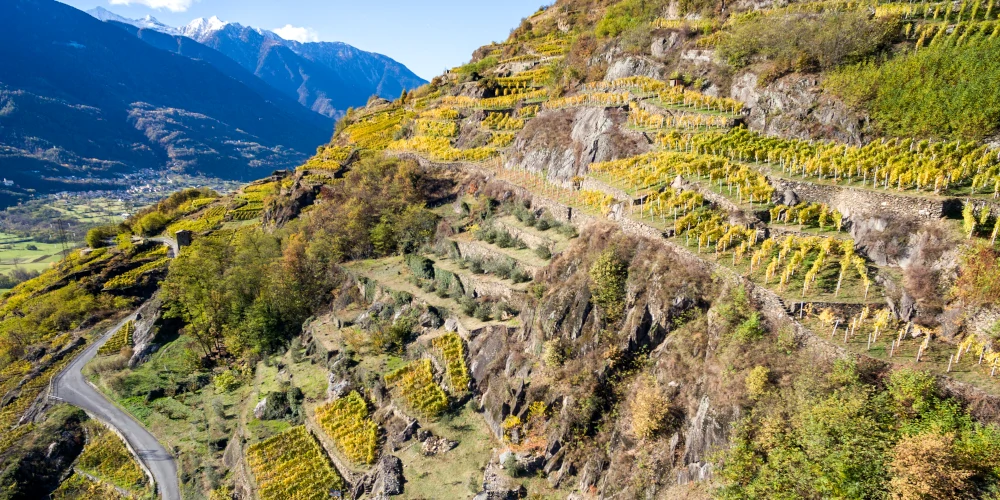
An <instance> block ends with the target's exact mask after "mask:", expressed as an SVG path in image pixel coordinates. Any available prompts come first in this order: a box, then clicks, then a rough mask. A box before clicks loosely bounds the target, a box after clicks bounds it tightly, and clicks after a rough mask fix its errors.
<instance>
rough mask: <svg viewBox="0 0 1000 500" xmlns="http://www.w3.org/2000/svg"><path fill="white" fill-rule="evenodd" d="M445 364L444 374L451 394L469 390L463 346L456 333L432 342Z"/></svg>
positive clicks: (467, 369) (467, 370)
mask: <svg viewBox="0 0 1000 500" xmlns="http://www.w3.org/2000/svg"><path fill="white" fill-rule="evenodd" d="M432 344H433V345H434V347H436V348H437V349H438V350H439V351H440V352H441V356H442V357H443V358H444V362H445V372H446V373H445V374H446V375H447V376H448V384H449V386H450V387H451V392H452V393H453V394H464V393H465V392H466V391H468V390H469V368H468V367H467V366H466V364H465V344H464V343H463V342H462V338H461V337H459V336H458V334H456V333H447V334H445V335H442V336H440V337H438V338H436V339H434V340H433V341H432Z"/></svg>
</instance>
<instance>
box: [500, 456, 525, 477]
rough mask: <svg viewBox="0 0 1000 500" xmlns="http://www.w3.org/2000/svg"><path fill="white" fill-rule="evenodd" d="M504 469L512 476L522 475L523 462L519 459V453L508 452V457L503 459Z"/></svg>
mask: <svg viewBox="0 0 1000 500" xmlns="http://www.w3.org/2000/svg"><path fill="white" fill-rule="evenodd" d="M503 470H504V471H506V472H507V475H508V476H510V477H518V476H520V475H521V463H520V462H518V461H517V455H515V454H513V453H511V452H508V453H507V458H504V461H503Z"/></svg>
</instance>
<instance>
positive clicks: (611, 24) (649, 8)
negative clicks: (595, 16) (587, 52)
mask: <svg viewBox="0 0 1000 500" xmlns="http://www.w3.org/2000/svg"><path fill="white" fill-rule="evenodd" d="M662 9H663V4H662V3H661V2H657V1H653V0H625V1H623V2H619V3H616V4H614V5H612V6H611V7H608V10H607V11H606V12H605V13H604V17H602V18H601V20H600V21H598V22H597V27H596V33H597V36H599V37H614V36H618V35H620V34H621V33H622V32H624V31H626V30H630V29H634V28H638V27H639V26H640V25H641V24H643V23H648V22H650V21H652V20H654V19H656V17H657V16H658V15H659V14H660V12H661V10H662Z"/></svg>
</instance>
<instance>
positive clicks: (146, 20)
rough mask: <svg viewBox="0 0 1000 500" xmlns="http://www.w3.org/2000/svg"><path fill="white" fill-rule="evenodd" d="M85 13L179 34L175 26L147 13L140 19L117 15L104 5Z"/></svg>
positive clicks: (99, 17) (100, 18)
mask: <svg viewBox="0 0 1000 500" xmlns="http://www.w3.org/2000/svg"><path fill="white" fill-rule="evenodd" d="M87 13H88V14H90V15H91V16H94V17H95V18H97V19H99V20H101V21H115V22H119V23H123V24H131V25H132V26H135V27H137V28H142V29H150V30H156V31H160V32H163V33H168V34H171V35H179V34H180V31H178V30H177V29H176V28H174V27H172V26H167V25H166V24H163V23H161V22H160V21H158V20H157V19H156V18H155V17H153V16H150V15H147V16H146V17H143V18H142V19H129V18H127V17H124V16H119V15H118V14H115V13H114V12H111V11H110V10H108V9H105V8H104V7H97V8H94V9H91V10H88V11H87Z"/></svg>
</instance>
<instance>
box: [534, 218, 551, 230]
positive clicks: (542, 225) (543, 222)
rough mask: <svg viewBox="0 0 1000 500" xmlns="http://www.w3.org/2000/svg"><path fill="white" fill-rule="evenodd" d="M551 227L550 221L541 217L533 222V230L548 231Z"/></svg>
mask: <svg viewBox="0 0 1000 500" xmlns="http://www.w3.org/2000/svg"><path fill="white" fill-rule="evenodd" d="M551 227H552V220H551V219H549V218H547V217H542V218H541V219H538V222H535V229H537V230H539V231H548V230H549V228H551Z"/></svg>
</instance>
